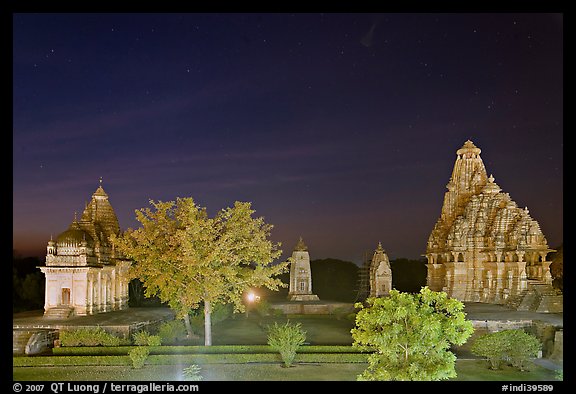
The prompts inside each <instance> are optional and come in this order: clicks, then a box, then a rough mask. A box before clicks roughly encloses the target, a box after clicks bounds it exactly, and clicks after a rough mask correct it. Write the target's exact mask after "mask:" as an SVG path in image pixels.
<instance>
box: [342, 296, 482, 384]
mask: <svg viewBox="0 0 576 394" xmlns="http://www.w3.org/2000/svg"><path fill="white" fill-rule="evenodd" d="M366 303H367V306H364V305H363V304H361V303H357V304H356V307H357V308H360V311H358V313H357V314H356V327H355V328H353V329H352V330H351V332H352V338H353V339H354V343H353V346H360V347H363V348H365V349H366V350H370V351H373V353H371V354H370V355H369V356H368V363H369V365H368V368H367V369H366V370H365V371H364V372H363V373H362V374H361V375H359V376H358V380H442V379H449V378H453V377H456V371H455V368H454V365H455V361H456V356H455V355H454V354H453V353H452V352H450V350H449V348H450V346H451V345H452V344H454V345H462V344H464V343H465V342H466V340H467V339H468V338H469V337H470V335H471V334H472V332H473V331H474V329H473V327H472V323H471V322H470V321H468V320H466V314H465V313H464V312H463V308H464V304H462V302H460V301H458V300H456V299H453V298H448V296H447V294H446V293H444V292H434V291H432V290H430V289H428V287H423V288H422V289H421V290H420V293H415V294H413V293H402V292H399V291H398V290H391V291H390V295H389V296H388V297H380V298H375V297H371V298H368V299H367V300H366Z"/></svg>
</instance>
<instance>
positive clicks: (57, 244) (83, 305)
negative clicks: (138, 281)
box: [40, 180, 130, 318]
mask: <svg viewBox="0 0 576 394" xmlns="http://www.w3.org/2000/svg"><path fill="white" fill-rule="evenodd" d="M101 183H102V180H100V186H99V187H98V189H96V191H95V192H94V194H93V195H92V199H91V201H90V203H87V204H86V207H85V209H84V212H83V213H82V216H81V218H80V220H79V221H78V220H77V217H76V214H75V215H74V220H73V221H72V223H71V224H70V227H69V228H68V229H67V230H66V231H64V232H63V233H61V234H60V235H58V237H57V238H56V241H54V240H52V237H51V238H50V241H48V246H47V254H46V266H43V267H40V269H41V271H42V272H43V273H44V274H45V276H46V294H45V302H44V316H45V317H55V318H56V317H68V316H70V315H78V316H83V315H92V314H96V313H101V312H109V311H114V310H120V309H125V308H128V282H129V280H128V276H127V271H128V269H129V267H130V261H128V260H126V259H123V258H122V257H121V256H118V254H117V253H115V251H114V248H113V247H112V245H111V243H110V241H109V237H110V236H111V235H112V234H115V235H118V234H119V233H120V227H119V225H118V219H117V217H116V213H115V212H114V209H113V208H112V205H110V202H109V201H108V195H107V194H106V192H105V191H104V189H103V188H102V184H101Z"/></svg>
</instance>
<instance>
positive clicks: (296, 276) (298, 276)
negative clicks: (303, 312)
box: [288, 237, 319, 301]
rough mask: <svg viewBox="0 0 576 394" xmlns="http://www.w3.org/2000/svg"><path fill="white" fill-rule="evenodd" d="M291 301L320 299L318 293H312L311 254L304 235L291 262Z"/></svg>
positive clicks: (289, 297) (289, 296) (289, 293)
mask: <svg viewBox="0 0 576 394" xmlns="http://www.w3.org/2000/svg"><path fill="white" fill-rule="evenodd" d="M288 299H289V300H290V301H318V300H319V298H318V296H317V295H316V294H313V293H312V272H311V270H310V254H309V253H308V247H307V246H306V245H305V244H304V241H303V240H302V237H300V240H299V241H298V243H297V244H296V247H295V248H294V251H293V252H292V262H291V263H290V290H289V292H288Z"/></svg>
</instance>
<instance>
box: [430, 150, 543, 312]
mask: <svg viewBox="0 0 576 394" xmlns="http://www.w3.org/2000/svg"><path fill="white" fill-rule="evenodd" d="M480 153H481V150H480V148H478V147H476V146H475V145H474V143H473V142H472V141H470V140H468V141H466V142H465V143H464V145H463V146H462V147H461V148H460V149H458V150H457V151H456V155H457V157H456V162H455V163H454V169H453V171H452V176H451V177H450V181H449V182H448V184H447V185H446V188H447V189H448V191H447V192H446V193H445V195H444V203H443V205H442V212H441V214H440V218H439V219H438V221H437V222H436V224H435V226H434V229H433V230H432V232H431V234H430V236H429V238H428V245H427V248H426V257H427V259H428V264H427V267H428V277H427V282H428V286H429V287H430V289H431V290H435V291H446V292H447V293H448V295H449V296H451V297H455V298H457V299H459V300H461V301H471V302H490V303H498V304H504V303H509V302H511V301H512V300H513V299H514V298H517V299H518V302H521V297H522V296H523V295H524V294H526V292H527V291H528V290H529V289H528V288H529V286H530V285H550V284H551V282H552V276H551V274H550V264H551V262H550V261H547V260H546V256H547V254H548V253H549V252H552V251H553V250H552V249H550V248H549V247H548V244H547V241H546V238H545V237H544V234H543V233H542V231H541V229H540V226H539V224H538V222H537V221H536V220H534V219H533V218H532V217H531V216H530V213H529V211H528V209H527V208H520V207H518V206H517V205H516V203H515V202H514V201H512V199H511V198H510V195H509V194H508V193H503V192H502V190H501V188H500V187H499V186H498V184H496V182H495V178H494V177H493V176H492V175H490V176H488V175H487V172H486V168H485V167H484V163H483V162H482V159H481V158H480Z"/></svg>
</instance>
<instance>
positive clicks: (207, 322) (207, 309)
mask: <svg viewBox="0 0 576 394" xmlns="http://www.w3.org/2000/svg"><path fill="white" fill-rule="evenodd" d="M204 346H212V307H211V305H210V301H206V300H204Z"/></svg>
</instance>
